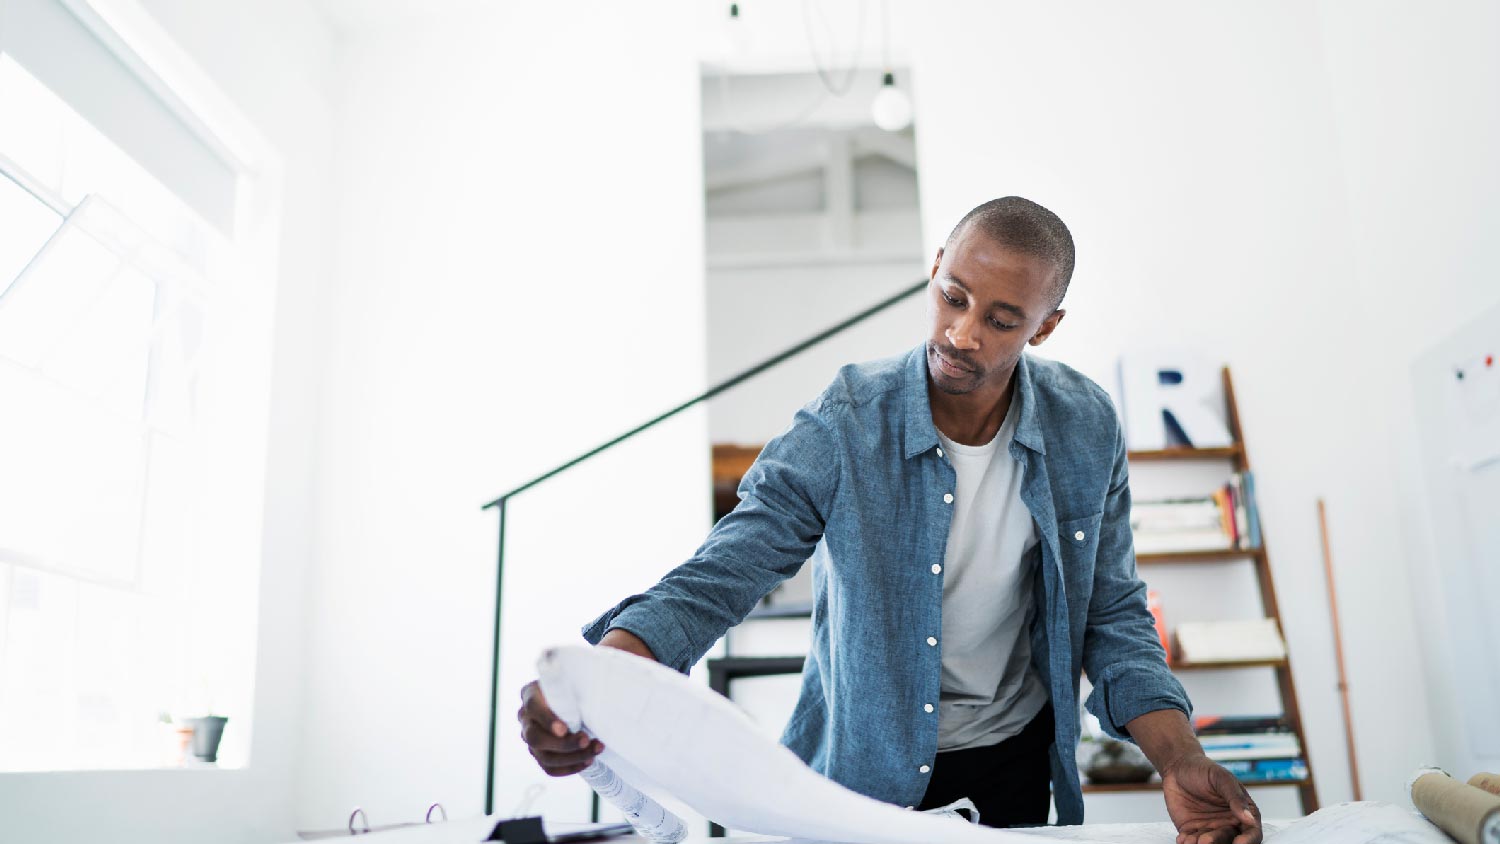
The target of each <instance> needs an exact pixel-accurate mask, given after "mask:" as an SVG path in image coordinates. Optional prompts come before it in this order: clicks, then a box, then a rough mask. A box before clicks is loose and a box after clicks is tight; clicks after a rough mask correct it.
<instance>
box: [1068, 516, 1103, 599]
mask: <svg viewBox="0 0 1500 844" xmlns="http://www.w3.org/2000/svg"><path fill="white" fill-rule="evenodd" d="M1103 522H1104V513H1103V512H1099V513H1095V514H1094V515H1092V516H1084V517H1082V518H1077V519H1064V520H1061V521H1059V522H1058V523H1057V546H1058V552H1059V553H1060V554H1061V555H1062V570H1063V578H1064V580H1065V582H1066V586H1067V590H1068V594H1069V595H1079V594H1080V590H1086V589H1087V588H1088V587H1090V586H1092V585H1093V582H1094V560H1095V558H1096V557H1097V555H1098V553H1099V526H1100V525H1101V524H1102V523H1103Z"/></svg>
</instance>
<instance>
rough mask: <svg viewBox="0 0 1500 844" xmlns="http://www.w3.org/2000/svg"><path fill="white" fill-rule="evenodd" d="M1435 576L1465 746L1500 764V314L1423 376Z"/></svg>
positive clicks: (1435, 359) (1438, 356) (1476, 327)
mask: <svg viewBox="0 0 1500 844" xmlns="http://www.w3.org/2000/svg"><path fill="white" fill-rule="evenodd" d="M1415 377H1416V384H1415V386H1416V398H1417V421H1418V431H1419V434H1420V436H1421V439H1422V453H1423V459H1424V462H1425V464H1426V465H1425V467H1424V474H1425V475H1426V481H1427V492H1428V508H1429V511H1430V516H1431V519H1432V528H1433V550H1434V551H1435V552H1436V557H1435V560H1434V563H1435V570H1434V571H1433V572H1431V573H1430V574H1431V575H1432V576H1435V578H1436V580H1437V581H1438V584H1439V591H1440V592H1441V596H1442V601H1443V609H1444V612H1443V616H1444V617H1443V618H1442V619H1441V620H1439V619H1432V620H1430V621H1429V623H1430V624H1432V625H1434V626H1438V625H1441V626H1442V627H1444V628H1445V630H1443V631H1442V632H1444V633H1446V636H1445V642H1446V644H1447V646H1448V650H1449V652H1450V653H1451V655H1452V659H1453V666H1454V669H1455V670H1454V677H1453V682H1454V692H1455V694H1456V696H1457V701H1456V703H1457V706H1458V709H1459V714H1460V716H1461V721H1462V725H1461V726H1462V733H1463V744H1464V746H1465V748H1466V749H1467V750H1468V751H1469V752H1470V753H1473V754H1474V755H1476V756H1478V757H1481V758H1485V759H1500V729H1496V715H1495V713H1496V712H1497V711H1500V307H1497V308H1494V309H1492V310H1491V311H1489V312H1488V313H1486V314H1484V315H1483V316H1481V317H1480V318H1479V319H1477V320H1475V321H1474V322H1472V323H1470V324H1469V325H1467V326H1465V327H1463V328H1462V329H1460V330H1459V331H1458V332H1456V333H1455V334H1454V335H1453V336H1452V337H1450V338H1449V339H1448V340H1446V341H1444V342H1443V343H1441V344H1440V345H1439V346H1438V347H1437V348H1435V349H1433V350H1432V351H1430V352H1429V353H1427V354H1426V355H1424V356H1423V357H1422V358H1421V359H1420V360H1419V361H1418V364H1417V366H1416V368H1415Z"/></svg>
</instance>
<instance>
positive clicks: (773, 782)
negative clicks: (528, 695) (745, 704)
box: [537, 646, 1037, 844]
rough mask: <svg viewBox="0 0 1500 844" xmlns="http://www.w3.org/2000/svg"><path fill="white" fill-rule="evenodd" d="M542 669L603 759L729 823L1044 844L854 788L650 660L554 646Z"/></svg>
mask: <svg viewBox="0 0 1500 844" xmlns="http://www.w3.org/2000/svg"><path fill="white" fill-rule="evenodd" d="M537 667H538V673H539V675H540V678H541V686H542V692H543V694H545V695H546V697H547V703H548V705H550V706H551V707H552V711H553V712H555V713H556V714H557V716H558V717H559V718H561V719H562V720H563V721H564V722H566V723H567V724H568V725H569V726H570V727H571V728H573V729H578V728H579V727H580V726H581V727H582V729H584V730H586V731H587V732H588V733H589V734H590V735H592V736H594V737H595V738H597V739H599V740H600V741H601V742H603V743H604V747H605V750H604V752H603V753H601V754H600V755H599V761H600V762H602V763H603V764H605V765H606V766H608V767H609V768H611V769H613V770H614V771H615V772H616V773H618V774H619V775H620V776H621V777H623V778H624V779H625V781H626V782H628V783H630V784H631V785H634V786H635V787H636V788H638V789H640V790H642V791H644V792H646V793H647V794H648V795H656V796H657V797H660V796H662V795H671V796H672V797H675V798H677V799H678V800H680V801H682V802H683V803H686V804H687V805H688V806H691V807H692V808H693V809H694V810H696V811H698V812H701V813H702V814H703V815H704V816H706V817H708V818H710V819H711V820H714V821H716V822H718V823H719V824H721V825H723V826H726V827H730V828H733V829H740V830H745V831H747V832H754V833H759V834H762V835H779V836H787V837H791V838H801V839H812V840H823V841H840V842H847V843H848V844H912V842H920V841H941V842H944V844H1037V839H1036V838H1035V837H1033V836H1029V835H1026V834H1024V833H1020V832H1010V831H1005V830H998V829H990V828H988V827H980V826H975V825H973V824H968V823H965V822H964V821H962V820H958V819H954V818H942V817H934V816H930V815H926V814H923V813H921V812H911V811H906V810H903V809H900V808H897V807H895V806H892V805H890V804H888V803H882V802H880V801H878V800H874V799H871V798H869V797H865V796H863V795H861V794H856V793H855V792H853V791H850V790H849V789H847V788H844V787H843V786H841V785H839V784H838V783H835V782H833V781H832V780H830V779H828V778H826V777H824V776H822V775H820V774H818V773H817V772H816V771H814V770H812V769H811V768H809V767H807V765H805V764H803V762H802V760H801V759H799V758H797V756H796V754H794V753H792V752H791V751H790V750H788V749H786V748H785V747H782V746H781V745H779V744H777V743H775V742H773V741H771V740H770V739H767V738H766V737H765V736H763V735H762V734H761V733H760V731H759V730H758V729H757V728H756V727H755V725H754V724H753V723H751V721H750V719H749V718H748V717H747V716H745V714H744V713H742V712H740V710H739V709H737V708H735V706H734V705H733V704H732V703H730V702H729V701H727V700H725V699H724V698H723V697H721V696H720V695H718V694H717V693H715V692H713V691H712V690H710V689H708V688H707V687H705V686H703V685H701V684H698V683H694V682H692V681H690V680H688V679H687V678H686V677H684V676H682V675H681V674H678V673H677V672H675V671H673V670H671V669H670V668H667V667H665V666H662V665H659V664H657V663H655V662H652V661H650V660H647V659H643V658H641V657H638V656H634V655H632V654H628V653H625V652H623V651H618V650H615V649H613V648H590V647H583V646H571V647H559V648H553V649H551V650H549V651H547V652H546V653H545V654H543V656H542V658H541V660H540V661H539V663H538V666H537ZM913 764H914V765H915V764H920V760H914V761H913Z"/></svg>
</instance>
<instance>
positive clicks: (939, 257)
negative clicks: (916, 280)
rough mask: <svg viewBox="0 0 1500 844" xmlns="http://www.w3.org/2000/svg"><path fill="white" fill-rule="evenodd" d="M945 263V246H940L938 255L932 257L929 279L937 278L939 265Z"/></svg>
mask: <svg viewBox="0 0 1500 844" xmlns="http://www.w3.org/2000/svg"><path fill="white" fill-rule="evenodd" d="M942 265H943V247H941V246H939V247H938V251H937V257H936V258H933V259H932V272H930V273H928V274H927V277H928V278H929V279H934V278H937V271H938V267H940V266H942Z"/></svg>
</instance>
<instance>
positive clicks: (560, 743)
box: [516, 629, 656, 777]
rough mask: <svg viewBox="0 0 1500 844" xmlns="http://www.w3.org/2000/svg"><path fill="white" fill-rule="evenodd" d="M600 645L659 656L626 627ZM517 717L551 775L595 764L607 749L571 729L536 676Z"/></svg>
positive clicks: (530, 746) (524, 691)
mask: <svg viewBox="0 0 1500 844" xmlns="http://www.w3.org/2000/svg"><path fill="white" fill-rule="evenodd" d="M599 646H600V647H608V648H618V649H619V650H622V651H626V652H629V653H633V654H635V655H636V656H643V657H645V658H646V659H649V660H652V661H655V660H656V655H655V654H653V653H651V649H650V648H649V647H647V646H646V643H645V642H643V641H641V640H640V638H638V637H637V636H635V635H634V634H633V633H628V632H626V631H624V630H619V629H616V630H611V631H609V632H608V633H606V634H605V635H604V638H603V639H601V640H600V641H599ZM516 719H517V720H518V721H520V722H521V739H522V740H523V741H525V742H526V747H527V749H528V750H530V751H531V757H532V758H533V759H535V760H536V763H537V764H538V765H540V766H542V770H543V771H546V772H547V775H548V776H552V777H565V776H568V775H569V774H576V773H578V772H579V771H582V770H583V769H584V768H587V767H588V766H589V765H591V764H592V763H593V761H594V757H595V756H598V755H599V754H600V753H603V752H604V743H603V742H600V741H599V740H597V739H594V738H592V737H590V736H589V735H588V734H586V733H584V732H583V731H581V730H580V731H578V732H569V731H568V725H567V724H564V723H563V722H562V721H561V720H560V719H559V718H558V717H557V716H556V715H554V714H553V712H552V709H551V708H550V707H548V706H547V698H546V697H545V696H544V695H543V694H542V687H541V685H539V684H538V683H537V681H535V680H532V681H531V682H530V683H527V684H526V685H525V686H524V687H522V689H521V708H520V709H519V710H517V712H516Z"/></svg>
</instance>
